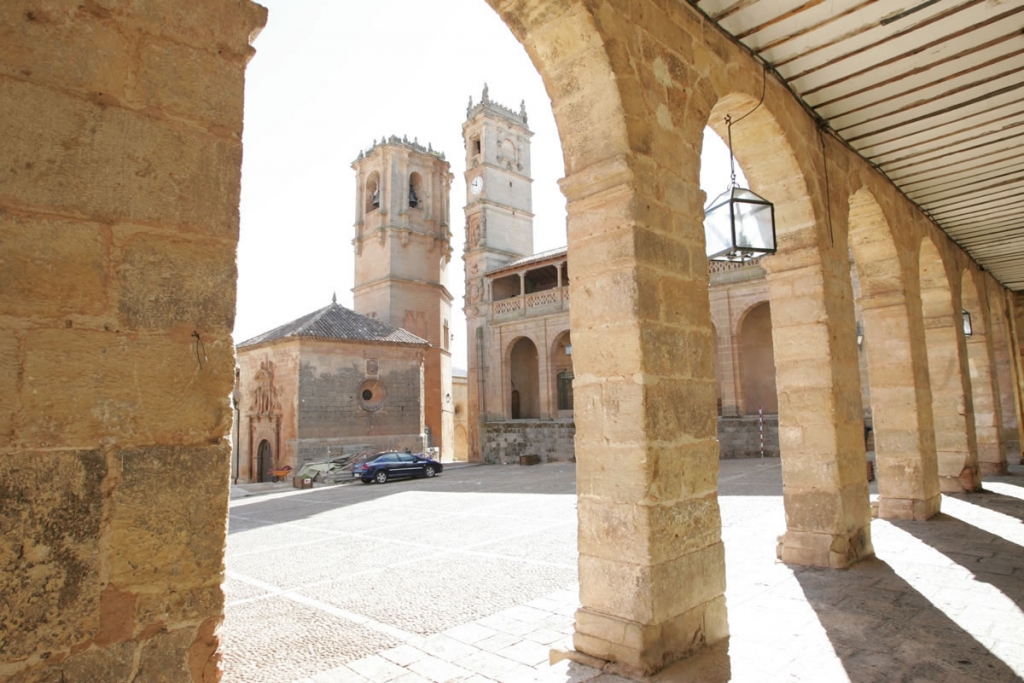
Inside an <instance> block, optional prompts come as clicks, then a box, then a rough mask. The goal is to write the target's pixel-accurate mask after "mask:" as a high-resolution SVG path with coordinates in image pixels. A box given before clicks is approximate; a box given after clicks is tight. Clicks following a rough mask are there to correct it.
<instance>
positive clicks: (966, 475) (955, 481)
mask: <svg viewBox="0 0 1024 683" xmlns="http://www.w3.org/2000/svg"><path fill="white" fill-rule="evenodd" d="M939 490H940V491H941V492H942V493H975V492H977V491H980V490H981V474H980V473H979V471H978V469H977V468H974V467H965V468H963V470H961V471H960V476H958V477H951V476H948V475H946V476H940V477H939Z"/></svg>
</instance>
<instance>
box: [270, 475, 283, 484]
mask: <svg viewBox="0 0 1024 683" xmlns="http://www.w3.org/2000/svg"><path fill="white" fill-rule="evenodd" d="M270 481H272V482H274V483H275V484H276V483H277V482H279V481H281V477H278V476H273V477H271V478H270Z"/></svg>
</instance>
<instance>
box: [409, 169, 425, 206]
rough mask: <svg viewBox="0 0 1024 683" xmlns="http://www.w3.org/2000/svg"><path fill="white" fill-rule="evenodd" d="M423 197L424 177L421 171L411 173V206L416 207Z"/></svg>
mask: <svg viewBox="0 0 1024 683" xmlns="http://www.w3.org/2000/svg"><path fill="white" fill-rule="evenodd" d="M422 198H423V179H422V178H421V177H420V174H419V173H411V174H410V175H409V208H410V209H415V208H416V207H417V206H419V205H420V201H421V200H422Z"/></svg>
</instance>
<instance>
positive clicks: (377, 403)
mask: <svg viewBox="0 0 1024 683" xmlns="http://www.w3.org/2000/svg"><path fill="white" fill-rule="evenodd" d="M385 398H387V392H386V391H384V385H383V384H381V383H380V382H378V381H377V380H375V379H368V380H366V381H365V382H363V384H362V386H360V387H359V405H360V407H361V408H362V409H363V410H369V411H371V412H372V411H374V410H380V407H381V406H382V405H384V399H385Z"/></svg>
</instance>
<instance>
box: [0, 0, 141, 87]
mask: <svg viewBox="0 0 1024 683" xmlns="http://www.w3.org/2000/svg"><path fill="white" fill-rule="evenodd" d="M106 15H109V13H108V12H105V11H104V10H102V8H99V7H98V6H96V5H95V4H92V5H90V4H83V3H78V2H66V1H63V2H46V3H40V2H34V1H33V0H9V1H7V2H4V3H3V5H2V6H0V45H3V46H4V53H3V60H2V62H0V73H3V74H5V75H8V76H13V77H15V78H24V77H25V75H26V72H27V73H28V74H31V77H32V79H33V80H34V81H35V82H37V83H45V84H49V85H56V86H59V87H62V88H73V89H77V90H81V91H85V92H89V93H102V94H103V95H110V96H113V97H116V98H121V97H123V95H124V86H125V83H126V82H127V81H128V72H129V69H130V65H131V61H130V58H129V55H130V53H131V46H130V41H129V37H128V35H127V33H126V32H124V31H121V30H119V27H118V26H117V24H116V23H115V22H112V21H105V19H106V18H107V16H106Z"/></svg>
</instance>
